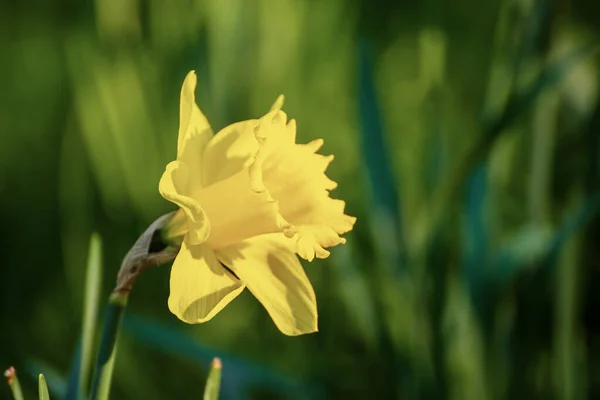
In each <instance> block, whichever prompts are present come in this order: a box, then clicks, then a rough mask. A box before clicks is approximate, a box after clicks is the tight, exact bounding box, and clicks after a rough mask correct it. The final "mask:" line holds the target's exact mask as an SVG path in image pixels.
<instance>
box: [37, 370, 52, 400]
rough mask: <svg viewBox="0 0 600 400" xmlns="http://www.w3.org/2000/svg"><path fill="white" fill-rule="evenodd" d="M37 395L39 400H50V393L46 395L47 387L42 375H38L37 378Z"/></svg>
mask: <svg viewBox="0 0 600 400" xmlns="http://www.w3.org/2000/svg"><path fill="white" fill-rule="evenodd" d="M38 386H39V387H38V395H39V400H50V393H48V385H46V378H44V375H43V374H40V376H39V378H38Z"/></svg>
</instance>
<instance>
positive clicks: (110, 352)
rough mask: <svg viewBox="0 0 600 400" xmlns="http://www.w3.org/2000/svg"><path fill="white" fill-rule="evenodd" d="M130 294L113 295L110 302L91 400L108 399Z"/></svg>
mask: <svg viewBox="0 0 600 400" xmlns="http://www.w3.org/2000/svg"><path fill="white" fill-rule="evenodd" d="M127 298H128V293H113V294H111V295H110V298H109V300H108V310H107V313H106V321H105V323H104V331H103V332H102V339H101V342H100V349H99V351H98V359H97V361H96V369H95V371H94V378H93V381H92V388H91V391H90V397H89V398H90V400H104V399H108V392H109V390H110V384H111V380H112V372H113V366H114V358H115V353H116V351H117V348H116V345H117V336H118V333H119V328H120V327H121V320H122V317H123V312H124V311H125V307H126V306H127Z"/></svg>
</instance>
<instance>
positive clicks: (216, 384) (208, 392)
mask: <svg viewBox="0 0 600 400" xmlns="http://www.w3.org/2000/svg"><path fill="white" fill-rule="evenodd" d="M222 368H223V364H222V363H221V359H219V358H218V357H215V358H213V360H212V364H211V365H210V371H209V372H208V379H207V380H206V386H205V387H204V397H203V399H204V400H218V398H219V390H220V389H221V369H222Z"/></svg>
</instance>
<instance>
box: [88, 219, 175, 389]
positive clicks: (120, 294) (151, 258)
mask: <svg viewBox="0 0 600 400" xmlns="http://www.w3.org/2000/svg"><path fill="white" fill-rule="evenodd" d="M174 214H175V213H174V212H173V213H168V214H165V215H163V216H161V217H159V218H158V219H156V221H154V222H153V223H152V224H151V225H150V226H149V227H148V228H147V229H146V231H145V232H144V233H142V235H141V236H140V237H139V238H138V240H137V241H136V242H135V244H134V245H133V246H132V247H131V249H130V250H129V252H128V253H127V255H125V258H123V262H122V263H121V268H120V270H119V273H118V274H117V282H116V285H115V288H114V289H113V292H112V294H111V295H110V297H109V299H108V309H107V312H106V321H105V322H104V330H103V332H102V339H101V341H100V349H99V350H98V358H97V360H96V368H95V371H94V377H93V380H92V387H91V390H90V396H89V400H105V399H108V394H109V391H110V384H111V382H112V372H113V366H114V362H115V354H116V352H117V347H116V346H117V337H118V335H119V329H120V328H121V320H122V319H123V312H124V311H125V307H126V306H127V299H128V298H129V293H130V292H131V289H132V288H133V284H134V283H135V280H136V279H137V277H138V276H139V274H140V273H142V271H144V270H145V269H146V268H148V267H151V266H157V265H161V264H164V263H167V262H169V261H173V259H174V258H175V256H176V255H177V253H178V252H179V248H177V247H172V246H169V245H168V244H164V243H162V244H161V243H159V245H157V243H156V242H157V240H158V241H160V238H161V235H162V232H161V230H162V229H163V228H164V227H165V224H167V223H168V222H169V221H170V220H171V218H172V217H173V215H174Z"/></svg>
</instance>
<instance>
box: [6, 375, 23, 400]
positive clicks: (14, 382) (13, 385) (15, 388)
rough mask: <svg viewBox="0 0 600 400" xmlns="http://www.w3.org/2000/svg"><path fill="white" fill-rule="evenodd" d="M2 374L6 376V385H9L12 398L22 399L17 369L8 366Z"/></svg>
mask: <svg viewBox="0 0 600 400" xmlns="http://www.w3.org/2000/svg"><path fill="white" fill-rule="evenodd" d="M4 376H5V377H6V381H7V382H8V386H10V390H11V391H12V394H13V398H14V399H15V400H23V391H22V390H21V385H20V384H19V379H18V378H17V371H15V368H14V367H10V368H9V369H7V370H6V371H4Z"/></svg>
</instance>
